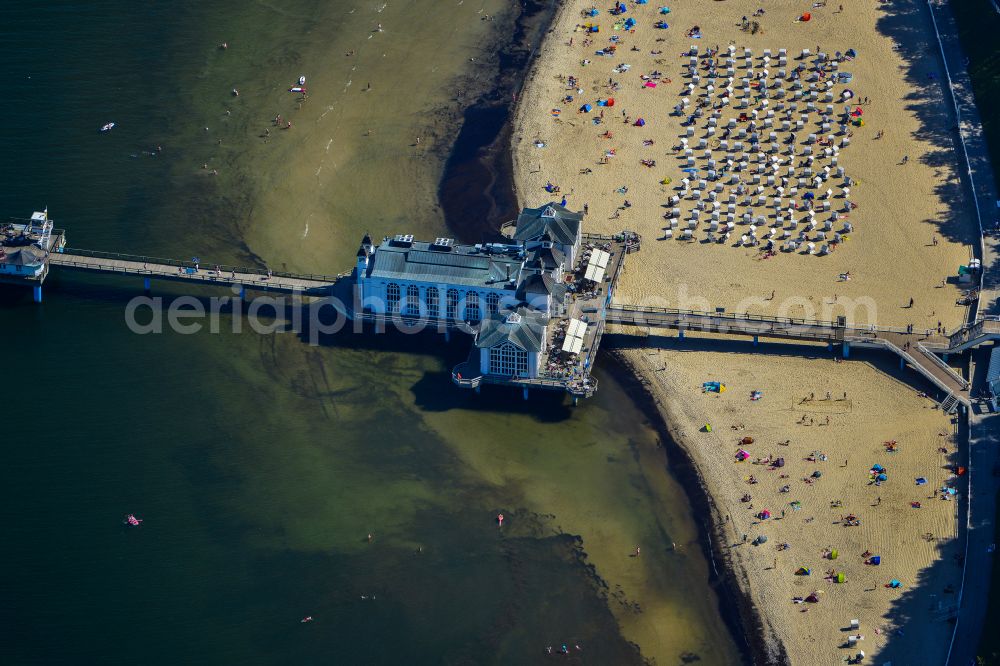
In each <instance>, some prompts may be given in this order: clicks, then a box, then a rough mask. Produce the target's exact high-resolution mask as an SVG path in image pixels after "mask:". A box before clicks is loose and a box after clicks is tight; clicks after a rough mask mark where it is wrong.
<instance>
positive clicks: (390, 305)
mask: <svg viewBox="0 0 1000 666" xmlns="http://www.w3.org/2000/svg"><path fill="white" fill-rule="evenodd" d="M385 298H386V301H387V302H386V304H385V311H386V312H388V313H390V314H391V313H393V312H399V301H400V298H401V297H400V294H399V285H398V284H396V283H395V282H390V283H389V286H387V287H386V288H385Z"/></svg>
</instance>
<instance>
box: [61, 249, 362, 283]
mask: <svg viewBox="0 0 1000 666" xmlns="http://www.w3.org/2000/svg"><path fill="white" fill-rule="evenodd" d="M59 254H63V255H69V256H75V257H89V258H91V259H107V260H109V261H127V262H133V263H141V264H146V265H147V266H171V267H174V268H195V266H198V267H199V268H200V269H201V270H215V267H216V266H218V267H219V268H220V269H221V271H222V272H224V273H232V272H234V271H235V272H236V273H237V274H239V273H243V274H258V275H267V273H268V269H267V268H261V267H260V266H235V265H231V264H216V263H212V262H201V261H199V262H195V261H182V260H179V259H165V258H163V257H150V256H146V255H140V254H124V253H121V252H102V251H99V250H83V249H79V248H69V247H67V248H65V249H64V250H63V251H62V252H60V253H59ZM67 258H68V257H67ZM63 262H64V263H66V261H65V259H63ZM71 262H72V260H70V263H71ZM348 274H349V273H341V274H339V275H323V274H318V273H291V272H287V271H274V270H272V271H271V276H272V277H277V278H289V279H294V280H309V281H313V282H326V283H329V284H332V283H334V282H336V281H337V280H338V279H339V278H341V277H344V276H345V275H348Z"/></svg>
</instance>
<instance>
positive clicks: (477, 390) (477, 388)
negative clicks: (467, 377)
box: [474, 386, 480, 395]
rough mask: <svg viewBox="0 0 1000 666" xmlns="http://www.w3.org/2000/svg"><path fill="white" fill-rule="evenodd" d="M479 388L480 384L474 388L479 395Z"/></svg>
mask: <svg viewBox="0 0 1000 666" xmlns="http://www.w3.org/2000/svg"><path fill="white" fill-rule="evenodd" d="M479 388H480V387H478V386H477V387H476V388H475V389H474V390H475V392H476V395H479Z"/></svg>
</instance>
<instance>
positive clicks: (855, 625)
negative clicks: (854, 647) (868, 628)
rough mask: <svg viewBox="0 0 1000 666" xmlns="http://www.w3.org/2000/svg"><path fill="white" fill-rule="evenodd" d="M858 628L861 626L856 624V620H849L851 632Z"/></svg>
mask: <svg viewBox="0 0 1000 666" xmlns="http://www.w3.org/2000/svg"><path fill="white" fill-rule="evenodd" d="M860 626H861V624H860V623H859V622H858V620H851V629H852V630H854V631H857V630H858V628H859V627H860Z"/></svg>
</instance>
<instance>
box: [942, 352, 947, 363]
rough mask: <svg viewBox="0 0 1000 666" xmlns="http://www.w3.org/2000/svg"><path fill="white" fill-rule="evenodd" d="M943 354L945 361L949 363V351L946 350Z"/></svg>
mask: <svg viewBox="0 0 1000 666" xmlns="http://www.w3.org/2000/svg"><path fill="white" fill-rule="evenodd" d="M942 356H943V357H944V362H945V363H947V362H948V352H945V353H944V354H942Z"/></svg>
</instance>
